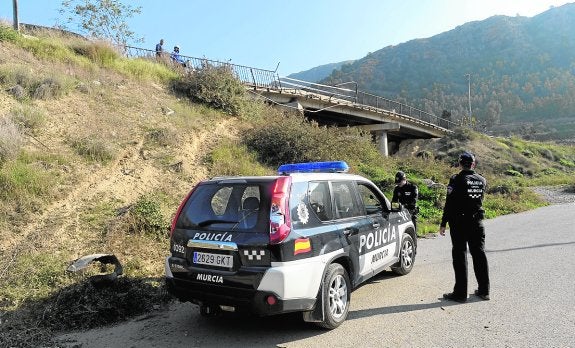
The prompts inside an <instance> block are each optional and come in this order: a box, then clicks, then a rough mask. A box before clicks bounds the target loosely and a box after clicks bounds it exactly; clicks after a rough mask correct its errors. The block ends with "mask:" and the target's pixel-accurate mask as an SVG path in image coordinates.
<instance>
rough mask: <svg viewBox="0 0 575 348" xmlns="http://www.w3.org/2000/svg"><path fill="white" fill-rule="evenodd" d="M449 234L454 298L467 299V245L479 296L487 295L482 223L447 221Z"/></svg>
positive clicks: (487, 284)
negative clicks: (453, 275)
mask: <svg viewBox="0 0 575 348" xmlns="http://www.w3.org/2000/svg"><path fill="white" fill-rule="evenodd" d="M449 232H450V235H451V242H452V244H453V248H452V250H451V255H452V257H453V270H454V271H455V286H454V287H453V293H454V294H455V295H456V296H461V297H467V245H469V252H470V253H471V258H472V259H473V270H474V272H475V278H476V279H477V284H478V285H479V288H478V290H479V293H480V294H489V270H488V266H487V257H486V256H485V228H484V227H483V221H481V220H475V219H464V218H463V217H461V218H459V219H455V220H453V221H452V220H449Z"/></svg>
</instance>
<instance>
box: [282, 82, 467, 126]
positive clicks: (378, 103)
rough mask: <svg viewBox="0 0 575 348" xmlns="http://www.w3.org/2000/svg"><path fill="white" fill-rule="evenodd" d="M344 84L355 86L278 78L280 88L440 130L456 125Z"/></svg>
mask: <svg viewBox="0 0 575 348" xmlns="http://www.w3.org/2000/svg"><path fill="white" fill-rule="evenodd" d="M344 84H355V89H348V88H342V87H339V86H341V85H343V84H340V85H339V86H328V85H321V84H318V83H312V82H307V81H302V80H296V79H292V78H289V77H282V78H280V85H281V87H282V88H293V89H301V90H304V91H309V92H312V93H317V94H322V95H326V96H330V97H334V98H338V99H343V100H347V101H349V102H351V103H354V104H358V105H366V106H371V107H374V108H376V109H383V110H387V111H390V112H393V113H396V114H398V115H403V116H408V117H411V118H415V119H418V120H421V121H423V122H427V123H431V124H433V125H436V126H438V127H441V128H445V129H453V128H454V127H456V126H457V123H455V122H452V121H450V120H446V119H444V118H441V117H438V116H436V115H433V114H431V113H428V112H425V111H423V110H420V109H417V108H414V107H412V106H409V105H406V104H402V103H400V102H397V101H394V100H390V99H387V98H384V97H380V96H378V95H374V94H370V93H366V92H362V91H358V90H357V84H356V83H355V82H346V83H344Z"/></svg>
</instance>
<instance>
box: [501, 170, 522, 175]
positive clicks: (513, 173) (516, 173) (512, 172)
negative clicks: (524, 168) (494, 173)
mask: <svg viewBox="0 0 575 348" xmlns="http://www.w3.org/2000/svg"><path fill="white" fill-rule="evenodd" d="M505 175H509V176H517V177H523V174H521V173H520V172H518V171H517V170H514V169H507V170H506V171H505Z"/></svg>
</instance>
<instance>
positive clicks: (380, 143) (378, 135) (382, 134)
mask: <svg viewBox="0 0 575 348" xmlns="http://www.w3.org/2000/svg"><path fill="white" fill-rule="evenodd" d="M357 127H360V128H362V129H365V130H368V131H370V132H371V134H374V135H375V142H376V143H377V147H378V149H379V152H381V154H382V155H384V156H385V157H387V156H389V146H388V143H387V132H388V131H398V130H399V127H400V126H399V123H395V122H390V123H378V124H369V125H363V126H357Z"/></svg>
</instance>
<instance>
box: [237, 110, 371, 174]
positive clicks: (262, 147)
mask: <svg viewBox="0 0 575 348" xmlns="http://www.w3.org/2000/svg"><path fill="white" fill-rule="evenodd" d="M242 141H243V143H244V144H246V145H247V147H248V149H249V150H250V151H254V152H256V153H257V154H258V160H259V161H260V162H261V163H263V164H265V165H267V166H269V167H272V168H275V167H277V166H279V165H281V164H284V163H297V162H313V161H335V160H344V161H347V162H348V164H349V165H350V166H351V167H352V170H357V169H356V168H358V167H359V166H360V164H361V163H363V164H365V165H379V164H381V163H382V157H381V155H380V153H379V152H378V151H377V149H376V147H375V145H374V144H373V143H372V142H371V137H370V136H369V135H368V134H364V133H362V132H360V131H359V130H357V129H355V128H336V127H319V126H317V124H315V123H313V122H309V121H307V120H306V119H305V118H304V117H303V116H300V115H297V114H288V115H278V114H270V115H269V116H268V117H267V118H266V120H265V121H263V122H259V123H257V124H256V125H255V126H254V128H252V129H251V130H249V131H247V132H244V134H243V138H242Z"/></svg>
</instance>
